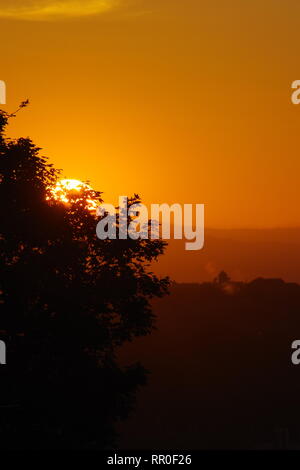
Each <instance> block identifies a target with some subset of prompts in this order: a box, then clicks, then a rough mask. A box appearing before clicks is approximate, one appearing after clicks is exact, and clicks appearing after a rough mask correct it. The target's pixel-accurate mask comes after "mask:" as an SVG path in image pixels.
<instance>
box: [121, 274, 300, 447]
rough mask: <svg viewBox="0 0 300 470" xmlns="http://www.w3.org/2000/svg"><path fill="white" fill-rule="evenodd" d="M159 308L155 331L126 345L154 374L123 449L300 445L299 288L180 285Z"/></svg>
mask: <svg viewBox="0 0 300 470" xmlns="http://www.w3.org/2000/svg"><path fill="white" fill-rule="evenodd" d="M155 312H156V314H157V316H158V322H157V331H156V332H154V333H153V334H152V335H150V336H149V337H146V338H142V339H141V340H137V341H134V342H133V343H131V344H129V345H128V346H126V347H125V348H124V349H123V350H122V351H121V357H122V360H124V363H127V364H128V363H131V362H135V361H140V362H141V363H142V364H143V365H144V366H145V367H146V368H147V369H148V370H149V371H150V374H149V383H148V385H147V386H146V387H143V388H142V389H141V390H140V392H139V396H138V406H137V408H136V410H135V411H134V413H133V416H132V418H131V420H129V421H128V422H126V423H124V424H123V425H122V426H121V428H120V431H121V445H122V446H123V447H124V448H141V449H143V448H154V449H161V450H163V449H170V448H172V449H185V450H188V449H218V448H225V449H236V448H240V449H243V448H277V449H278V448H286V447H287V448H300V424H299V396H300V395H299V394H300V365H298V366H295V365H293V364H292V362H291V354H292V349H291V344H292V342H293V341H294V340H295V339H300V285H297V284H294V283H285V282H284V281H282V280H280V279H256V280H254V281H251V282H250V283H236V284H230V283H229V284H224V285H223V284H221V285H219V284H217V283H205V284H201V285H199V284H198V285H196V284H175V285H173V286H172V291H171V295H170V296H168V297H165V298H163V299H161V300H158V301H156V302H155Z"/></svg>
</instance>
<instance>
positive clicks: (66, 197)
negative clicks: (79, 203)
mask: <svg viewBox="0 0 300 470" xmlns="http://www.w3.org/2000/svg"><path fill="white" fill-rule="evenodd" d="M85 191H93V189H92V188H91V186H90V185H88V184H87V183H84V182H83V181H80V180H76V179H62V180H60V181H58V182H57V183H56V185H55V186H54V187H53V188H51V190H50V193H51V198H52V199H54V200H55V201H61V202H64V203H66V204H68V203H70V202H71V199H72V198H71V197H70V196H71V194H72V195H74V193H75V194H76V193H78V195H80V193H83V192H85ZM48 199H50V198H48ZM86 201H87V203H88V209H89V210H90V211H95V210H96V209H97V206H98V204H97V201H96V200H95V199H92V198H90V197H89V198H87V200H86Z"/></svg>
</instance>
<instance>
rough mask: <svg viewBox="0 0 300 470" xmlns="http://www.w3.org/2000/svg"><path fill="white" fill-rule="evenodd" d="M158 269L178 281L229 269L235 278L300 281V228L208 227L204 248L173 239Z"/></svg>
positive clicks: (198, 279) (209, 276)
mask: <svg viewBox="0 0 300 470" xmlns="http://www.w3.org/2000/svg"><path fill="white" fill-rule="evenodd" d="M154 269H155V271H156V272H157V273H159V274H161V275H169V276H171V278H172V279H174V280H175V281H177V282H202V281H210V280H212V279H213V278H214V277H215V276H216V275H217V274H218V273H219V272H220V271H221V270H225V271H226V272H228V273H229V275H230V276H231V277H232V278H233V279H235V280H250V279H253V278H255V277H258V276H263V277H277V278H278V277H280V278H282V279H284V280H286V281H290V282H300V228H292V229H281V228H280V229H262V230H256V229H255V230H254V229H253V230H251V229H240V230H214V229H207V230H206V231H205V246H204V249H203V250H201V251H185V249H184V240H170V241H169V247H168V249H167V251H166V254H165V256H162V257H161V258H160V259H159V262H158V263H157V264H155V266H154Z"/></svg>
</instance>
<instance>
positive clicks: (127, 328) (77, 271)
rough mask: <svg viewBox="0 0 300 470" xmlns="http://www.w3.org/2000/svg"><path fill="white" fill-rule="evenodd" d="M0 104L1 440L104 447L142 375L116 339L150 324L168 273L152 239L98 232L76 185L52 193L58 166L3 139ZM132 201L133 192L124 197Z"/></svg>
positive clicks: (23, 143)
mask: <svg viewBox="0 0 300 470" xmlns="http://www.w3.org/2000/svg"><path fill="white" fill-rule="evenodd" d="M8 120H9V115H8V114H7V113H5V112H3V111H0V206H1V229H0V263H1V278H0V279H1V281H0V282H1V287H0V296H1V297H0V336H1V339H6V342H7V349H8V351H7V365H6V366H0V374H1V376H2V377H1V378H2V380H1V390H0V409H1V413H0V443H1V444H0V446H2V447H8V448H10V447H13V448H22V447H25V448H47V447H50V448H51V447H57V448H66V447H71V448H72V447H76V448H78V447H87V446H96V447H100V448H101V447H105V446H107V445H109V444H111V443H112V439H113V422H114V421H115V420H117V419H119V418H124V417H126V416H127V415H128V412H129V411H130V409H131V408H132V406H133V403H134V396H135V391H136V388H137V386H138V385H141V384H143V383H144V381H145V371H144V369H143V368H142V367H141V366H140V365H138V364H137V365H131V366H130V367H127V368H121V367H120V366H119V365H118V362H117V360H116V348H117V347H119V346H121V345H122V344H123V343H124V342H126V341H131V340H133V339H134V338H135V337H137V336H142V335H146V334H148V333H150V332H151V330H152V328H153V326H154V321H155V318H154V315H153V313H152V309H151V298H152V297H160V296H162V295H164V294H165V293H167V291H168V284H169V281H168V279H167V278H163V279H159V278H158V277H157V276H156V275H155V274H154V273H153V272H151V268H150V265H151V263H152V261H153V260H155V259H157V257H158V256H159V255H161V254H162V253H163V251H164V248H165V244H164V242H162V241H161V240H148V239H146V240H131V239H128V240H118V239H117V240H99V239H98V238H97V237H96V223H97V219H96V217H95V214H94V213H93V212H91V211H90V210H89V209H88V199H89V198H93V199H96V200H97V201H99V202H101V201H102V199H101V193H100V192H98V191H94V190H91V189H88V188H86V189H82V191H81V192H80V194H78V192H77V193H76V194H75V193H74V194H71V195H70V201H69V203H68V204H65V203H62V202H61V201H57V200H54V199H53V198H51V191H50V189H51V187H53V185H55V184H56V182H57V180H58V179H59V178H60V176H61V172H60V171H59V170H57V169H55V168H54V167H53V166H52V165H51V164H50V163H49V161H48V160H47V158H45V157H43V156H41V149H40V148H38V147H37V146H36V145H35V144H34V143H33V142H32V141H31V140H30V139H29V138H19V139H17V140H12V139H9V138H8V137H6V134H5V132H6V126H7V123H8ZM138 201H139V197H138V196H137V195H135V196H134V197H133V198H132V199H131V200H130V204H133V203H136V202H138Z"/></svg>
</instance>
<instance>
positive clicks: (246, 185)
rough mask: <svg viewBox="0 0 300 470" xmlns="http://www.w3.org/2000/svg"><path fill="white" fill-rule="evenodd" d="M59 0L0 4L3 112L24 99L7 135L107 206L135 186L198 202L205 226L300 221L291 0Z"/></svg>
mask: <svg viewBox="0 0 300 470" xmlns="http://www.w3.org/2000/svg"><path fill="white" fill-rule="evenodd" d="M65 1H66V5H65V8H61V7H60V9H57V5H56V0H53V1H52V0H43V1H41V2H40V3H41V4H42V5H43V9H42V10H38V11H36V10H34V11H35V13H34V14H31V13H30V11H31V10H29V13H28V10H26V8H25V10H24V9H23V10H22V11H21V10H20V5H21V4H22V3H23V6H24V7H28V6H29V5H30V4H32V3H34V0H24V1H23V0H18V1H17V0H15V5H16V9H15V10H13V8H12V7H13V4H14V2H13V1H10V2H8V1H7V0H3V1H2V4H4V5H6V6H0V31H1V33H0V34H1V41H0V57H1V68H0V79H1V80H5V81H6V84H7V90H8V96H7V105H6V106H4V107H3V108H4V109H6V110H8V111H13V110H14V109H15V107H16V106H17V104H18V103H19V102H20V101H22V100H24V99H26V98H29V99H30V101H31V105H30V107H29V108H27V109H24V110H22V112H21V113H19V115H18V117H17V118H16V119H15V120H14V122H13V123H12V124H11V126H10V131H9V132H10V134H12V135H13V136H19V135H23V136H27V135H29V136H30V137H32V138H33V140H34V141H35V143H36V144H38V145H39V146H41V147H43V149H44V150H43V153H44V154H46V155H48V156H49V157H50V158H51V161H52V162H53V163H54V164H55V166H57V167H59V168H63V170H64V172H63V176H65V177H67V178H77V179H82V180H84V179H89V180H90V181H91V184H92V186H93V187H94V188H95V189H99V190H102V191H104V199H105V202H107V203H117V197H118V195H131V194H132V193H134V192H137V193H139V194H140V195H141V196H142V199H143V201H144V202H146V203H147V204H148V203H160V202H167V203H173V202H180V203H195V204H196V203H205V204H206V226H210V227H223V228H228V227H274V226H300V211H299V205H300V191H299V174H300V158H299V151H298V147H299V144H298V140H299V135H300V105H299V106H295V105H293V104H292V103H291V99H290V96H291V89H290V87H291V83H292V82H293V81H294V80H296V79H300V61H299V60H298V57H299V41H298V38H300V4H299V2H298V1H297V0H285V1H284V2H283V1H282V0H263V1H262V0H251V1H250V0H216V1H215V2H211V1H208V0H207V1H201V0H128V1H126V0H125V1H122V0H118V1H116V2H115V1H114V2H113V4H112V5H111V4H110V3H111V0H89V1H87V0H86V1H85V2H76V1H75V0H65ZM99 2H100V3H99ZM37 3H38V2H37ZM8 4H9V5H8ZM49 4H50V5H49ZM96 4H98V6H99V5H100V4H101V5H100V7H99V8H98V7H97V8H98V9H97V8H96V6H97V5H96ZM80 5H81V7H80ZM8 7H9V8H8ZM110 7H111V8H110ZM95 10H97V11H95ZM101 10H105V11H101ZM24 11H25V13H24ZM49 12H50V13H49ZM72 12H73V14H72ZM87 13H89V14H87Z"/></svg>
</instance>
